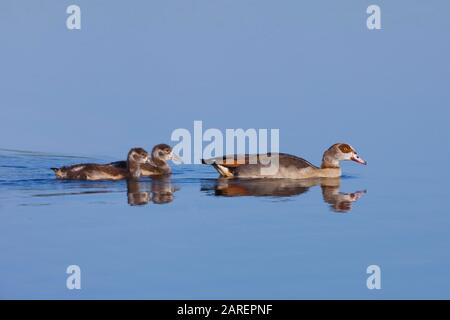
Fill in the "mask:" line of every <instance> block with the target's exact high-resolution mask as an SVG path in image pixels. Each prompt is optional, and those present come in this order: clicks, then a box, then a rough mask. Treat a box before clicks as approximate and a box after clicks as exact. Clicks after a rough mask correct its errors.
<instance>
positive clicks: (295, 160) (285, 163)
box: [52, 143, 367, 180]
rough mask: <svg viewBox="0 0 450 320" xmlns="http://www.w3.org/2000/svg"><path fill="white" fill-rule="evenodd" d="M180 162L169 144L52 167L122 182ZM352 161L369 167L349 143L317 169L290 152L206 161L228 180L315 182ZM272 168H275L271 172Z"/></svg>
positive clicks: (66, 175) (65, 174) (70, 175)
mask: <svg viewBox="0 0 450 320" xmlns="http://www.w3.org/2000/svg"><path fill="white" fill-rule="evenodd" d="M169 160H176V161H180V159H179V158H178V156H177V155H175V154H174V153H173V150H172V148H171V147H170V146H169V145H167V144H158V145H156V146H154V147H153V149H152V152H151V154H150V155H149V154H148V153H147V152H146V151H145V150H144V149H142V148H133V149H131V150H130V152H129V153H128V157H127V160H126V161H116V162H111V163H108V164H92V163H87V164H76V165H72V166H68V167H62V168H52V170H53V171H54V172H55V175H56V177H57V178H60V179H78V180H120V179H129V178H135V179H136V178H139V177H141V176H163V175H169V174H171V172H172V170H171V168H170V166H169V165H168V163H167V161H169ZM346 160H351V161H355V162H357V163H360V164H367V162H366V161H365V160H363V159H362V158H361V157H360V156H359V155H358V153H357V152H356V150H355V149H354V148H353V147H352V146H350V145H349V144H347V143H336V144H333V145H332V146H331V147H330V148H328V149H327V150H326V151H325V152H324V154H323V157H322V164H321V166H320V167H316V166H314V165H313V164H311V163H310V162H308V161H306V160H305V159H303V158H299V157H297V156H293V155H290V154H286V153H267V154H254V155H248V154H246V155H228V156H223V157H218V158H212V159H207V160H202V162H203V163H204V164H210V165H212V166H213V167H214V168H215V169H216V170H217V171H218V172H219V174H220V176H221V177H225V178H284V179H312V178H337V177H340V176H341V174H342V172H341V168H340V162H341V161H346ZM271 166H274V167H275V170H272V171H271V172H270V173H268V171H269V170H267V169H269V168H270V167H271Z"/></svg>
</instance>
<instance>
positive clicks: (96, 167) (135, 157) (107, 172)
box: [51, 148, 149, 180]
mask: <svg viewBox="0 0 450 320" xmlns="http://www.w3.org/2000/svg"><path fill="white" fill-rule="evenodd" d="M147 162H149V155H148V153H147V151H145V150H144V149H142V148H133V149H131V150H130V151H129V152H128V157H127V161H126V162H125V167H123V168H122V167H116V166H112V165H110V164H96V163H82V164H75V165H71V166H68V167H61V168H51V169H52V170H53V171H54V172H55V175H56V177H57V178H58V179H70V180H121V179H129V178H131V179H137V178H139V177H140V176H141V174H142V171H141V166H142V165H143V164H145V163H147Z"/></svg>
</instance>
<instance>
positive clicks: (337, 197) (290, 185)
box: [201, 178, 366, 212]
mask: <svg viewBox="0 0 450 320" xmlns="http://www.w3.org/2000/svg"><path fill="white" fill-rule="evenodd" d="M316 185H320V186H321V188H322V195H323V200H324V201H325V202H326V203H329V204H330V205H331V209H332V210H333V211H336V212H347V211H350V210H351V209H352V202H355V201H357V200H358V199H359V198H361V197H362V195H363V194H364V193H365V192H366V191H356V192H354V193H342V192H339V187H340V179H339V178H317V179H304V180H291V179H225V178H219V179H217V180H214V181H211V180H205V181H203V182H202V186H201V190H202V191H205V192H208V193H211V191H212V193H211V194H213V195H215V196H225V197H240V196H254V197H291V196H297V195H301V194H304V193H306V192H307V191H308V190H309V188H310V187H314V186H316Z"/></svg>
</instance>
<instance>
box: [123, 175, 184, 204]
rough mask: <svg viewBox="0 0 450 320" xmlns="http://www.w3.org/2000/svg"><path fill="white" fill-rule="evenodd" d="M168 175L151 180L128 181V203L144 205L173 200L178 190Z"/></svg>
mask: <svg viewBox="0 0 450 320" xmlns="http://www.w3.org/2000/svg"><path fill="white" fill-rule="evenodd" d="M177 190H178V189H176V188H175V187H174V186H173V185H172V182H171V181H170V178H168V177H160V178H156V177H154V178H152V179H151V180H150V181H137V180H128V181H127V192H128V204H129V205H131V206H137V205H144V204H147V203H149V202H153V203H155V204H164V203H169V202H172V201H173V199H174V195H173V194H174V192H175V191H177Z"/></svg>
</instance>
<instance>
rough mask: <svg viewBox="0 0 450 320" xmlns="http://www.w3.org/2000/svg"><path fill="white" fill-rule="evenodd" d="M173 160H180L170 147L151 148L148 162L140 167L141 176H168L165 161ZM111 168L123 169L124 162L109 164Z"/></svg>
mask: <svg viewBox="0 0 450 320" xmlns="http://www.w3.org/2000/svg"><path fill="white" fill-rule="evenodd" d="M169 160H175V161H177V162H181V159H180V158H179V157H178V156H177V155H176V154H174V153H173V150H172V147H171V146H169V145H167V144H164V143H161V144H157V145H156V146H154V147H153V149H152V152H151V158H150V160H149V161H148V162H147V163H145V164H143V165H141V175H142V176H144V177H151V176H161V175H169V174H171V173H172V169H171V168H170V166H169V164H168V163H167V161H169ZM110 165H111V166H114V167H117V168H125V167H126V165H127V163H126V161H116V162H112V163H110Z"/></svg>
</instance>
